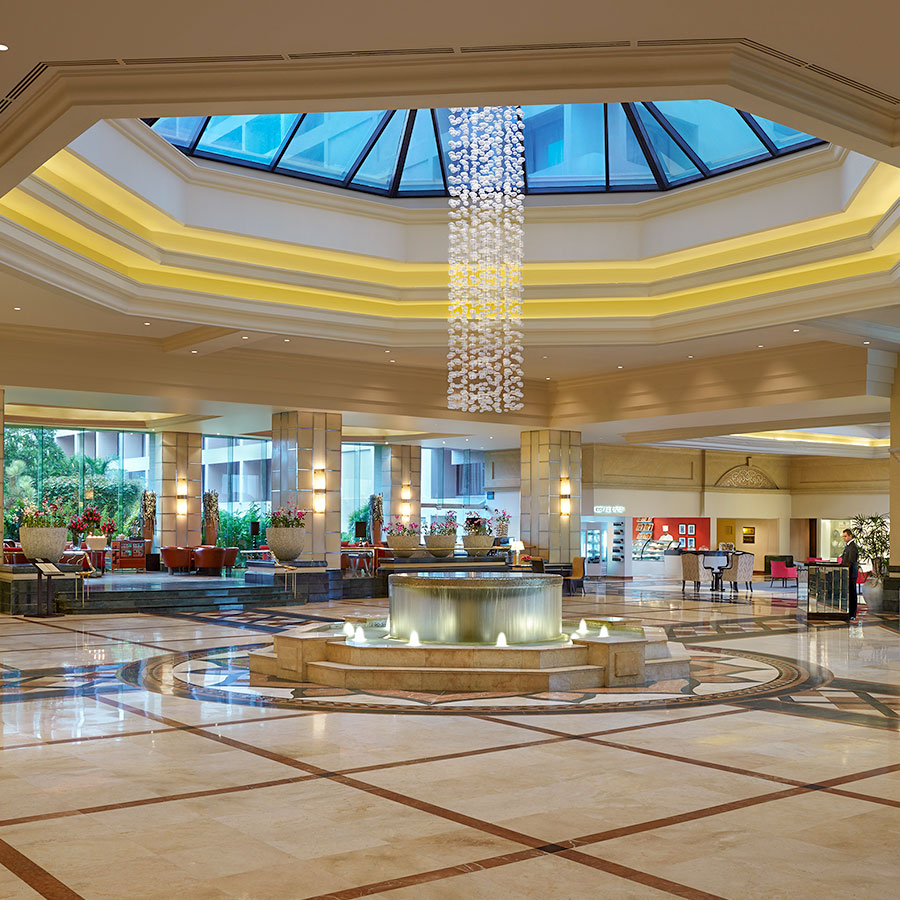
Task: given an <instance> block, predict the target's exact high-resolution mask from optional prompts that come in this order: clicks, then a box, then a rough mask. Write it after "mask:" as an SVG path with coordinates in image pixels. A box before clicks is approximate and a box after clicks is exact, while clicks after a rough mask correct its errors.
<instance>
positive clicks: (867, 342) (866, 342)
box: [863, 341, 872, 344]
mask: <svg viewBox="0 0 900 900" xmlns="http://www.w3.org/2000/svg"><path fill="white" fill-rule="evenodd" d="M863 343H864V344H871V343H872V342H871V341H863Z"/></svg>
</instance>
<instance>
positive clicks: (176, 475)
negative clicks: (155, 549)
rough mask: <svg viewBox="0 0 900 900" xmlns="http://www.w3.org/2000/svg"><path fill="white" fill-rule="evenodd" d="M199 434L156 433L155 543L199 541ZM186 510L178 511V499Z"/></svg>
mask: <svg viewBox="0 0 900 900" xmlns="http://www.w3.org/2000/svg"><path fill="white" fill-rule="evenodd" d="M202 441H203V438H202V436H201V435H199V434H185V433H183V432H168V431H167V432H163V433H162V434H160V435H159V454H160V455H159V464H160V473H159V474H160V481H159V509H158V512H157V515H158V517H159V546H160V547H171V546H174V547H196V546H198V545H199V544H200V541H201V517H202V504H203V501H202V498H201V495H200V494H201V470H202V466H201V461H200V456H201V447H202ZM182 499H183V500H186V503H187V512H186V514H184V515H182V514H179V512H178V502H179V500H182Z"/></svg>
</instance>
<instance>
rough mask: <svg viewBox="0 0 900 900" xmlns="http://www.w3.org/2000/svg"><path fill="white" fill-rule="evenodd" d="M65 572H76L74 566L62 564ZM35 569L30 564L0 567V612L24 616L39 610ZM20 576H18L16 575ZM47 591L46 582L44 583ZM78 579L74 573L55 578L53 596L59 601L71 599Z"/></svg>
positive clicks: (43, 601) (43, 586)
mask: <svg viewBox="0 0 900 900" xmlns="http://www.w3.org/2000/svg"><path fill="white" fill-rule="evenodd" d="M60 568H61V569H62V570H63V571H64V572H71V573H74V571H75V567H74V566H60ZM33 572H34V569H32V567H31V566H30V565H25V566H3V567H2V569H0V613H6V614H8V615H13V616H23V615H30V614H33V613H36V612H37V611H38V605H37V603H38V593H37V586H38V583H37V578H36V577H25V578H23V577H22V576H23V575H25V576H31V575H32V573H33ZM16 576H18V577H16ZM42 588H43V590H45V591H46V589H47V588H46V584H44V585H42ZM75 588H76V581H75V577H74V575H70V577H68V578H59V577H57V578H54V579H53V582H52V589H53V590H52V593H53V596H54V597H56V598H58V602H59V603H63V602H66V601H71V600H72V598H74V596H75ZM46 602H47V601H46V594H43V595H42V608H43V606H45V605H46Z"/></svg>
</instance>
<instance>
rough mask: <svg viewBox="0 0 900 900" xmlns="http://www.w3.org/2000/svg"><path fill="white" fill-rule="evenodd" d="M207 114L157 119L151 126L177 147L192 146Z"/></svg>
mask: <svg viewBox="0 0 900 900" xmlns="http://www.w3.org/2000/svg"><path fill="white" fill-rule="evenodd" d="M205 121H206V116H182V117H180V118H177V117H174V118H173V117H169V118H165V119H157V120H156V121H155V122H154V123H153V125H152V126H151V127H152V128H153V130H154V131H155V132H156V133H157V134H159V135H161V136H162V137H164V138H165V139H166V140H167V141H168V142H169V143H170V144H174V145H175V146H176V147H190V146H191V145H192V144H193V143H194V139H195V138H196V137H197V132H198V131H199V130H200V129H201V128H202V127H203V123H204V122H205Z"/></svg>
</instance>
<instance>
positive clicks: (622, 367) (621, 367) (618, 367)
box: [616, 366, 625, 369]
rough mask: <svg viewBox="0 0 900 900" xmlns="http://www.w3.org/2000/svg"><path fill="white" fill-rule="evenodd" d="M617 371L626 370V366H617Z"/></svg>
mask: <svg viewBox="0 0 900 900" xmlns="http://www.w3.org/2000/svg"><path fill="white" fill-rule="evenodd" d="M616 368H617V369H624V368H625V366H616Z"/></svg>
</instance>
